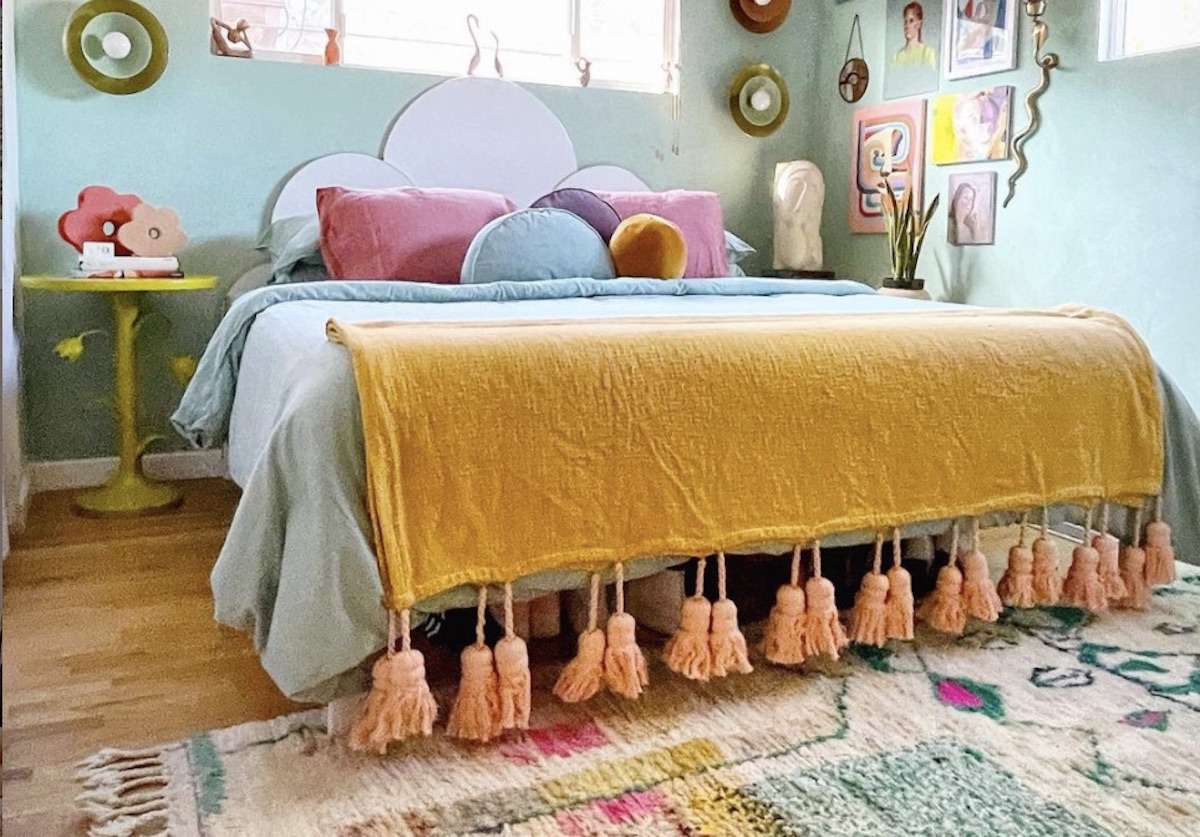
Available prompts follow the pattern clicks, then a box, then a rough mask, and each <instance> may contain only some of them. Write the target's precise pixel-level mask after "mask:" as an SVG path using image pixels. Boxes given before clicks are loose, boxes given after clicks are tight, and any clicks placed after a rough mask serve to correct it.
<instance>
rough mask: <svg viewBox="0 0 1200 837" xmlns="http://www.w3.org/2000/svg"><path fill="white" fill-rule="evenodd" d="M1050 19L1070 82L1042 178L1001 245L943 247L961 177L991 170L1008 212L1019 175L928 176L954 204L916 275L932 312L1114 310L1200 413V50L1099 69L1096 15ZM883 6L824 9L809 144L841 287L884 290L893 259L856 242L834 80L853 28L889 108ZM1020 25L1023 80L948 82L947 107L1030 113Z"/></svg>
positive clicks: (1046, 140)
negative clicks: (967, 100)
mask: <svg viewBox="0 0 1200 837" xmlns="http://www.w3.org/2000/svg"><path fill="white" fill-rule="evenodd" d="M1018 5H1023V4H1018ZM1048 5H1049V14H1048V15H1047V17H1046V20H1047V21H1048V22H1049V24H1050V41H1049V44H1048V45H1049V47H1050V48H1051V49H1052V50H1054V51H1056V52H1058V53H1059V55H1060V56H1061V57H1062V60H1063V67H1062V69H1060V70H1057V71H1055V73H1054V76H1053V81H1052V82H1051V87H1050V91H1049V92H1048V93H1047V94H1046V95H1045V96H1044V97H1043V98H1042V100H1041V107H1042V114H1043V116H1044V122H1043V127H1042V129H1041V131H1040V132H1039V133H1038V134H1037V135H1036V136H1035V137H1034V138H1033V139H1032V140H1031V141H1030V143H1029V144H1028V145H1027V146H1026V147H1027V150H1028V154H1029V159H1030V170H1029V172H1028V173H1027V174H1026V175H1025V177H1024V178H1023V179H1022V180H1021V181H1020V183H1019V184H1018V191H1017V197H1016V199H1015V200H1014V201H1013V203H1012V204H1011V205H1010V206H1009V208H1008V209H1002V210H998V213H999V214H998V218H997V224H996V244H995V245H994V246H991V247H963V248H955V247H951V246H949V245H948V244H947V243H946V225H945V218H946V214H945V209H944V207H945V202H946V198H947V197H948V196H947V195H946V191H947V186H946V181H947V177H948V176H949V174H951V173H954V172H961V171H973V170H987V169H995V170H996V171H997V172H998V174H999V177H998V180H999V195H998V200H999V201H1003V198H1004V194H1005V190H1006V187H1007V183H1006V181H1007V179H1008V174H1009V172H1010V171H1011V170H1012V163H1010V162H1004V163H992V164H986V165H964V166H934V165H932V164H930V165H929V167H928V169H927V171H926V181H925V183H926V186H925V189H926V195H927V196H929V197H932V196H933V195H934V194H936V193H939V192H940V193H942V194H943V209H941V210H939V213H938V220H937V222H936V223H935V224H934V226H933V228H932V229H931V231H930V233H929V238H930V240H931V241H932V246H927V247H926V255H925V256H923V258H922V264H921V271H920V272H921V273H922V274H923V275H924V276H925V277H927V279H928V280H929V284H930V290H931V292H932V293H933V295H934V296H935V297H940V298H945V299H951V300H955V301H964V302H971V303H977V304H980V305H1002V306H1021V307H1027V306H1047V305H1056V304H1059V303H1065V302H1079V303H1085V304H1089V305H1095V306H1099V307H1103V308H1108V309H1111V310H1113V311H1115V312H1117V313H1119V314H1121V315H1123V316H1124V317H1126V318H1127V319H1129V320H1130V321H1132V323H1133V324H1134V325H1135V326H1136V327H1137V328H1138V330H1139V331H1140V332H1141V333H1142V335H1143V336H1144V337H1145V338H1146V340H1147V342H1148V343H1149V344H1150V347H1151V349H1152V351H1153V352H1154V354H1155V356H1156V357H1157V358H1158V360H1159V362H1160V363H1161V364H1162V365H1163V366H1164V367H1165V368H1166V369H1167V370H1168V372H1170V374H1171V375H1172V376H1173V377H1174V378H1175V379H1176V380H1177V381H1178V383H1179V384H1180V386H1181V387H1182V388H1183V389H1184V391H1185V392H1186V393H1187V395H1188V397H1189V398H1190V400H1191V401H1192V403H1193V404H1195V405H1198V406H1200V275H1198V271H1200V268H1198V266H1200V164H1198V159H1197V157H1198V151H1197V149H1200V141H1198V135H1200V97H1197V96H1196V95H1195V92H1194V90H1193V87H1194V82H1195V80H1196V79H1200V49H1189V50H1181V51H1177V52H1173V53H1163V54H1160V55H1152V56H1142V57H1138V58H1130V59H1125V60H1122V61H1114V62H1106V63H1100V62H1098V61H1097V58H1096V56H1097V49H1098V43H1099V31H1098V23H1097V16H1098V8H1099V0H1051V2H1050V3H1049V4H1048ZM884 6H885V4H884V3H883V2H882V0H856V2H851V3H845V4H838V5H835V4H833V3H831V2H825V3H823V4H821V11H822V18H821V20H820V26H821V31H822V43H823V48H822V49H821V51H820V52H821V55H820V64H819V68H818V75H819V77H820V82H819V83H818V85H817V89H816V91H815V92H816V95H817V101H816V104H815V106H814V111H813V112H812V114H811V125H812V126H813V130H812V131H811V132H809V133H807V134H806V150H807V153H809V154H811V155H812V159H814V160H815V161H816V162H818V164H819V165H820V166H821V168H822V170H823V171H824V173H825V179H826V182H827V184H828V188H827V198H826V205H825V210H826V212H825V222H824V226H823V236H824V239H825V253H826V260H827V261H828V262H829V266H830V267H832V268H834V269H836V270H837V271H838V272H839V273H840V274H843V275H850V276H862V277H870V278H872V279H873V280H878V279H880V278H882V277H883V276H884V274H885V273H886V272H887V268H888V259H887V244H886V241H885V239H884V237H883V236H881V235H853V234H851V233H850V232H849V229H848V227H847V223H846V211H847V200H848V190H849V177H850V173H849V165H850V164H849V159H850V119H851V114H852V113H853V110H854V108H855V107H856V105H847V104H845V103H844V102H843V101H842V100H841V98H840V97H839V96H838V94H837V90H836V87H835V84H834V81H833V80H834V79H836V77H837V71H838V68H839V67H840V66H841V64H842V60H843V54H844V51H845V43H846V36H847V33H848V32H849V31H850V25H851V21H852V19H853V17H854V15H855V14H856V13H857V14H859V15H861V19H862V26H863V38H864V42H865V44H866V51H867V60H868V62H869V64H870V66H871V68H872V70H873V71H874V72H875V73H876V74H877V75H876V77H875V78H874V79H873V80H872V82H871V87H870V89H869V90H868V93H867V96H866V98H865V99H864V100H863V101H862V102H861V103H860V104H862V105H866V104H876V103H878V102H880V101H881V96H882V89H883V84H882V81H883V80H882V78H881V77H880V75H879V74H881V73H882V72H883V67H884V53H883V42H884V31H883V26H884V18H885V11H884ZM1022 20H1023V23H1024V27H1023V29H1022V32H1021V38H1020V41H1019V44H1018V55H1019V63H1018V69H1017V70H1016V71H1014V72H1011V73H1004V74H998V75H990V76H981V77H978V78H973V79H963V80H959V81H954V82H948V81H945V80H943V81H942V91H943V92H953V91H965V90H974V89H979V88H982V87H987V86H992V85H996V84H1011V85H1014V86H1015V87H1016V94H1015V95H1016V101H1017V102H1023V101H1024V93H1025V91H1027V90H1029V89H1030V88H1031V87H1033V85H1034V84H1035V83H1036V81H1037V69H1036V67H1035V66H1034V64H1033V61H1032V59H1031V57H1030V52H1031V50H1032V39H1031V38H1030V27H1029V22H1028V20H1027V19H1026V18H1025V17H1024V14H1022ZM1014 116H1015V119H1014V126H1015V130H1020V128H1021V127H1023V126H1024V124H1025V115H1024V107H1023V106H1018V107H1016V108H1015V114H1014ZM1064 396H1066V397H1069V391H1068V390H1066V389H1064Z"/></svg>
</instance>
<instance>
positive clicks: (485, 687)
mask: <svg viewBox="0 0 1200 837" xmlns="http://www.w3.org/2000/svg"><path fill="white" fill-rule="evenodd" d="M486 618H487V588H486V587H480V588H479V605H478V608H477V617H476V623H475V644H474V645H468V646H467V647H466V648H464V649H463V652H462V675H461V679H460V680H459V684H458V694H457V695H456V696H455V698H454V706H453V707H452V708H451V710H450V717H449V718H448V719H447V720H446V733H447V734H448V735H450V736H452V737H454V738H462V739H465V740H467V741H478V742H480V743H484V742H487V741H491V740H492V739H493V738H495V737H496V736H497V735H499V734H500V680H499V677H497V675H496V664H495V659H494V658H493V656H492V649H490V648H488V647H487V645H486V644H484V637H483V627H484V624H485V620H486Z"/></svg>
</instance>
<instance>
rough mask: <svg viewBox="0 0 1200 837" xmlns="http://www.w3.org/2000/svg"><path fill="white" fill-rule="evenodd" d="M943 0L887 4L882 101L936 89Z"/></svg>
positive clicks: (905, 0)
mask: <svg viewBox="0 0 1200 837" xmlns="http://www.w3.org/2000/svg"><path fill="white" fill-rule="evenodd" d="M943 2H944V0H888V2H887V18H886V24H885V25H886V30H885V35H884V54H885V57H886V61H885V64H886V67H885V72H884V76H883V97H884V98H885V99H899V98H903V97H905V96H918V95H920V94H922V93H931V92H933V91H934V90H937V89H938V79H939V76H940V73H941V62H940V54H941V48H942V3H943Z"/></svg>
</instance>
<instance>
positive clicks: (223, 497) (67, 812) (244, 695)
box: [0, 480, 300, 835]
mask: <svg viewBox="0 0 1200 837" xmlns="http://www.w3.org/2000/svg"><path fill="white" fill-rule="evenodd" d="M70 497H71V495H70V493H69V492H55V493H50V494H42V495H38V496H37V497H36V498H34V503H33V507H32V509H31V510H30V514H29V523H28V527H27V529H26V531H25V532H24V533H23V534H22V535H21V536H20V537H19V538H17V539H16V540H15V542H14V543H13V549H12V552H11V554H10V555H9V557H8V560H6V561H5V562H4V650H3V661H4V730H3V737H4V766H3V773H2V775H0V779H2V781H3V785H4V791H3V793H4V800H3V804H4V813H3V827H4V834H7V835H26V834H28V835H56V834H82V833H83V820H82V818H81V817H80V816H79V814H77V813H76V811H75V808H74V805H73V802H72V800H73V799H74V797H75V795H76V793H78V789H77V787H76V786H75V785H74V783H73V780H72V773H73V765H74V763H75V762H76V761H77V760H78V759H79V758H81V757H83V756H86V755H88V754H89V753H91V752H94V751H95V750H97V749H99V748H101V747H105V746H115V747H140V746H146V745H149V744H154V743H160V742H165V741H172V740H175V739H178V738H182V737H185V736H187V735H190V734H191V733H194V732H197V731H199V730H204V729H213V728H217V727H224V726H229V725H231V724H237V723H241V722H244V721H249V720H258V719H264V718H271V717H274V716H276V715H281V714H284V713H286V712H289V711H294V710H296V709H298V708H300V707H299V706H298V705H297V704H294V703H292V702H291V701H289V700H287V698H285V697H284V696H283V695H282V694H280V692H279V690H278V689H277V688H276V687H275V685H274V683H272V682H271V680H270V678H269V677H267V675H266V673H265V672H264V671H263V670H262V667H261V666H260V665H259V662H258V657H257V655H256V654H255V653H254V649H253V648H252V647H251V644H250V642H249V640H248V639H247V638H246V637H245V636H244V635H242V634H240V633H238V632H236V631H232V630H229V629H227V628H222V627H221V626H219V625H217V624H216V622H214V621H213V602H212V594H211V592H210V591H209V586H208V575H209V572H210V571H211V570H212V565H213V563H214V562H215V561H216V557H217V553H218V552H219V551H220V548H221V543H222V541H223V540H224V538H225V532H226V530H227V529H228V527H229V521H230V518H231V517H232V515H233V509H234V507H235V506H236V504H237V491H236V489H235V488H234V487H233V486H232V485H231V484H229V483H226V482H223V481H221V480H201V481H196V482H190V483H188V484H187V500H186V502H185V503H184V506H183V507H182V508H181V509H179V510H178V511H177V512H175V513H172V514H167V515H162V516H156V517H148V518H137V519H132V520H95V519H88V518H82V517H77V516H75V515H73V514H72V513H71V511H70Z"/></svg>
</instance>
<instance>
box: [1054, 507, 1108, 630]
mask: <svg viewBox="0 0 1200 837" xmlns="http://www.w3.org/2000/svg"><path fill="white" fill-rule="evenodd" d="M1091 538H1092V509H1090V508H1089V509H1088V511H1087V517H1086V519H1085V520H1084V531H1083V543H1082V544H1080V545H1079V546H1077V547H1075V550H1074V551H1073V552H1072V553H1071V566H1070V568H1069V569H1068V570H1067V578H1066V580H1065V581H1064V582H1063V591H1062V600H1063V603H1064V604H1069V605H1073V606H1074V607H1081V608H1083V609H1085V610H1091V611H1094V612H1096V613H1099V612H1102V611H1105V610H1108V598H1107V597H1106V596H1105V595H1104V585H1103V584H1102V583H1101V581H1100V554H1099V553H1098V552H1097V551H1096V550H1095V549H1094V548H1092V546H1091Z"/></svg>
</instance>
